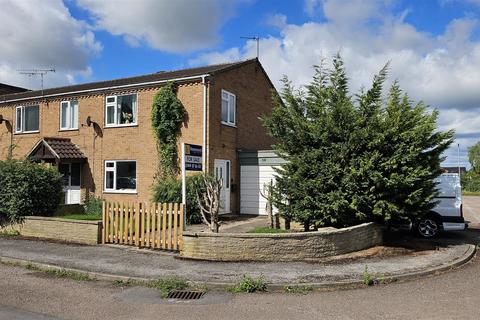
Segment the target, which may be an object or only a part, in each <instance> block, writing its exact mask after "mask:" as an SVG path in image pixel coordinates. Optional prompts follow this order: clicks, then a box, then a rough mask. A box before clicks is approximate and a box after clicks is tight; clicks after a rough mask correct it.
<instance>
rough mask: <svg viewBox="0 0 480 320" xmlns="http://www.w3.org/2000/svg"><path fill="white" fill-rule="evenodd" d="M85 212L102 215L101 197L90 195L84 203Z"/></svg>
mask: <svg viewBox="0 0 480 320" xmlns="http://www.w3.org/2000/svg"><path fill="white" fill-rule="evenodd" d="M84 208H85V214H88V215H95V216H101V215H102V199H100V198H96V197H94V196H91V197H89V198H88V200H87V201H85V204H84Z"/></svg>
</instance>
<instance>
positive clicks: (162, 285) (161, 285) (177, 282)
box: [148, 276, 188, 298]
mask: <svg viewBox="0 0 480 320" xmlns="http://www.w3.org/2000/svg"><path fill="white" fill-rule="evenodd" d="M148 287H150V288H154V289H157V290H158V291H160V296H161V297H162V298H166V297H167V296H168V294H169V293H170V292H171V291H172V290H183V289H185V288H187V287H188V282H187V280H186V279H184V278H182V277H177V276H173V277H167V278H163V279H158V280H153V281H150V282H149V283H148Z"/></svg>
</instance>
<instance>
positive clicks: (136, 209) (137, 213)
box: [135, 202, 140, 246]
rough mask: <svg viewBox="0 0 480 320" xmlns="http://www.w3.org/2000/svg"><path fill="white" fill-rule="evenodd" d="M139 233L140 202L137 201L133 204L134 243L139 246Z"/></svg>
mask: <svg viewBox="0 0 480 320" xmlns="http://www.w3.org/2000/svg"><path fill="white" fill-rule="evenodd" d="M139 235H140V203H139V202H137V205H136V206H135V245H136V246H140V242H139V239H138V238H139Z"/></svg>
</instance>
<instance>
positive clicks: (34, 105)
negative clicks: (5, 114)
mask: <svg viewBox="0 0 480 320" xmlns="http://www.w3.org/2000/svg"><path fill="white" fill-rule="evenodd" d="M30 107H37V108H38V129H37V130H30V131H26V130H25V128H24V127H25V121H24V120H25V108H30ZM18 109H20V130H18V121H19V119H18ZM37 132H40V105H38V104H33V105H30V106H17V107H16V108H15V133H37Z"/></svg>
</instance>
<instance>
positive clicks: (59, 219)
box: [25, 216, 102, 226]
mask: <svg viewBox="0 0 480 320" xmlns="http://www.w3.org/2000/svg"><path fill="white" fill-rule="evenodd" d="M25 220H43V221H59V222H65V223H72V224H90V225H96V226H98V225H100V224H102V221H101V220H96V221H87V220H74V219H64V218H58V217H41V216H29V217H25Z"/></svg>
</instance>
